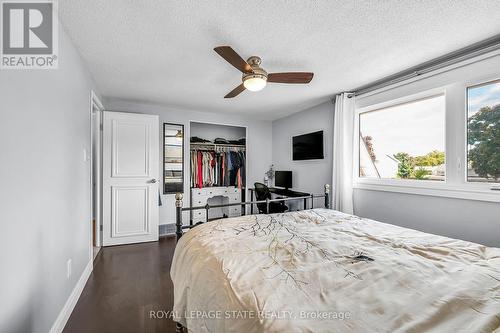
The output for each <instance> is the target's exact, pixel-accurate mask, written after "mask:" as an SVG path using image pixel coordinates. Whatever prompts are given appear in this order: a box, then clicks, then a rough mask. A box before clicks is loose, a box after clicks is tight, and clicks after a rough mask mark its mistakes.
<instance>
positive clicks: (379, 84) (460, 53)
mask: <svg viewBox="0 0 500 333" xmlns="http://www.w3.org/2000/svg"><path fill="white" fill-rule="evenodd" d="M498 49H500V34H498V35H495V36H493V37H490V38H487V39H484V40H482V41H480V42H477V43H474V44H472V45H469V46H466V47H463V48H461V49H458V50H456V51H453V52H450V53H447V54H445V55H443V56H440V57H438V58H435V59H433V60H429V61H426V62H424V63H422V64H420V65H417V66H414V67H411V68H409V69H406V70H404V71H401V72H398V73H396V74H393V75H389V76H386V77H384V78H382V79H380V80H377V81H374V82H372V83H369V84H366V85H364V86H361V87H358V88H356V89H354V95H356V96H358V95H362V94H366V93H369V92H372V91H375V90H378V89H381V88H385V87H387V86H390V85H393V84H396V83H400V82H403V81H406V80H409V79H411V78H414V77H416V76H420V75H423V74H427V73H430V72H433V71H436V70H439V69H442V68H444V67H448V66H451V65H454V64H457V63H459V62H462V61H465V60H469V59H472V58H475V57H478V56H481V55H484V54H486V53H489V52H492V51H496V50H498ZM348 97H349V98H350V97H352V96H348Z"/></svg>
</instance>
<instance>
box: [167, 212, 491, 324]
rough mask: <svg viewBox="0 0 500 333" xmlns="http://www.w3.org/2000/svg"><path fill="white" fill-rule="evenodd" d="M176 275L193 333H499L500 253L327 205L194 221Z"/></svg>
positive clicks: (181, 314)
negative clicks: (204, 221) (210, 220)
mask: <svg viewBox="0 0 500 333" xmlns="http://www.w3.org/2000/svg"><path fill="white" fill-rule="evenodd" d="M436 223H439V222H436ZM171 277H172V280H173V283H174V308H173V312H172V317H173V319H174V320H176V321H178V322H180V323H181V324H182V325H184V327H187V328H188V330H189V332H194V333H198V332H440V333H441V332H467V333H469V332H500V249H498V248H491V247H486V246H483V245H479V244H474V243H470V242H466V241H462V240H456V239H451V238H446V237H442V236H436V235H432V234H427V233H423V232H419V231H415V230H411V229H406V228H401V227H397V226H394V225H390V224H385V223H381V222H377V221H373V220H370V219H364V218H360V217H357V216H352V215H347V214H343V213H340V212H338V211H334V210H327V209H313V210H305V211H298V212H289V213H284V214H271V215H247V216H242V217H237V218H230V219H221V220H216V221H212V222H209V223H206V224H203V225H200V226H197V227H195V228H193V229H192V230H190V231H188V232H187V233H185V234H184V235H183V237H182V238H181V239H180V240H179V242H178V244H177V247H176V249H175V254H174V258H173V263H172V268H171Z"/></svg>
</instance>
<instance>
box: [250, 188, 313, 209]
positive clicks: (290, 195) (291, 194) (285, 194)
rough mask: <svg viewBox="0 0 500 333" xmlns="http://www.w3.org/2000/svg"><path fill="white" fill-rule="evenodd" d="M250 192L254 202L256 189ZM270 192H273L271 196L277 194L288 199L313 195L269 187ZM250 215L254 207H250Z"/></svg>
mask: <svg viewBox="0 0 500 333" xmlns="http://www.w3.org/2000/svg"><path fill="white" fill-rule="evenodd" d="M248 190H249V191H250V201H253V198H254V194H253V192H254V191H255V188H249V189H248ZM269 192H271V194H276V195H279V196H282V197H288V198H294V197H295V198H296V197H305V196H310V195H311V193H305V192H298V191H293V190H287V189H285V188H279V187H269ZM304 209H307V198H305V199H304ZM250 214H253V205H250Z"/></svg>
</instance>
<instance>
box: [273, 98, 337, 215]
mask: <svg viewBox="0 0 500 333" xmlns="http://www.w3.org/2000/svg"><path fill="white" fill-rule="evenodd" d="M319 130H323V136H324V140H325V141H324V155H325V158H324V159H322V160H309V161H293V160H292V137H293V136H295V135H299V134H306V133H310V132H315V131H319ZM332 134H333V104H332V103H331V102H326V103H323V104H320V105H318V106H315V107H313V108H311V109H308V110H305V111H302V112H299V113H295V114H293V115H291V116H288V117H285V118H281V119H278V120H275V121H273V164H274V166H275V170H291V171H292V177H293V178H292V183H293V188H294V189H296V190H298V191H304V192H308V193H315V194H321V193H323V192H324V185H325V184H331V183H332V145H333V135H332ZM320 205H321V206H323V205H324V199H323V198H320V199H316V200H315V206H316V207H319V206H320ZM293 206H295V205H293Z"/></svg>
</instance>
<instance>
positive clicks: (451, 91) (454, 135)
mask: <svg viewBox="0 0 500 333" xmlns="http://www.w3.org/2000/svg"><path fill="white" fill-rule="evenodd" d="M491 81H495V79H491V78H489V79H484V78H483V79H482V80H477V81H472V82H471V81H467V82H459V83H456V84H452V85H447V86H445V87H440V88H435V89H429V90H426V91H423V92H419V93H416V94H412V95H408V96H404V97H401V98H397V99H393V100H390V101H386V102H382V103H377V104H373V105H369V106H366V107H362V108H357V109H356V111H355V124H354V142H353V144H354V147H353V151H354V156H353V159H354V160H353V188H354V189H364V190H375V191H387V192H397V193H406V194H417V195H429V196H437V197H448V198H458V199H467V200H480V201H489V202H500V191H494V190H492V189H491V188H492V183H471V182H468V181H467V168H466V167H464V166H466V163H467V120H468V119H467V87H470V86H475V85H479V84H480V83H481V82H491ZM460 89H462V93H460V94H458V92H459V91H460ZM439 95H444V96H445V128H444V134H445V155H446V162H445V166H446V173H445V180H444V181H433V180H407V179H376V178H361V177H359V156H360V151H359V144H360V142H359V141H360V140H359V120H360V119H359V117H360V115H361V114H363V113H366V112H370V111H376V110H380V109H385V108H388V107H393V106H397V105H401V104H406V103H410V102H415V101H418V100H422V99H427V98H432V97H435V96H439ZM459 103H460V104H461V107H460V106H459V105H458V104H459ZM457 110H461V111H462V112H461V114H458V113H457Z"/></svg>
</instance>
